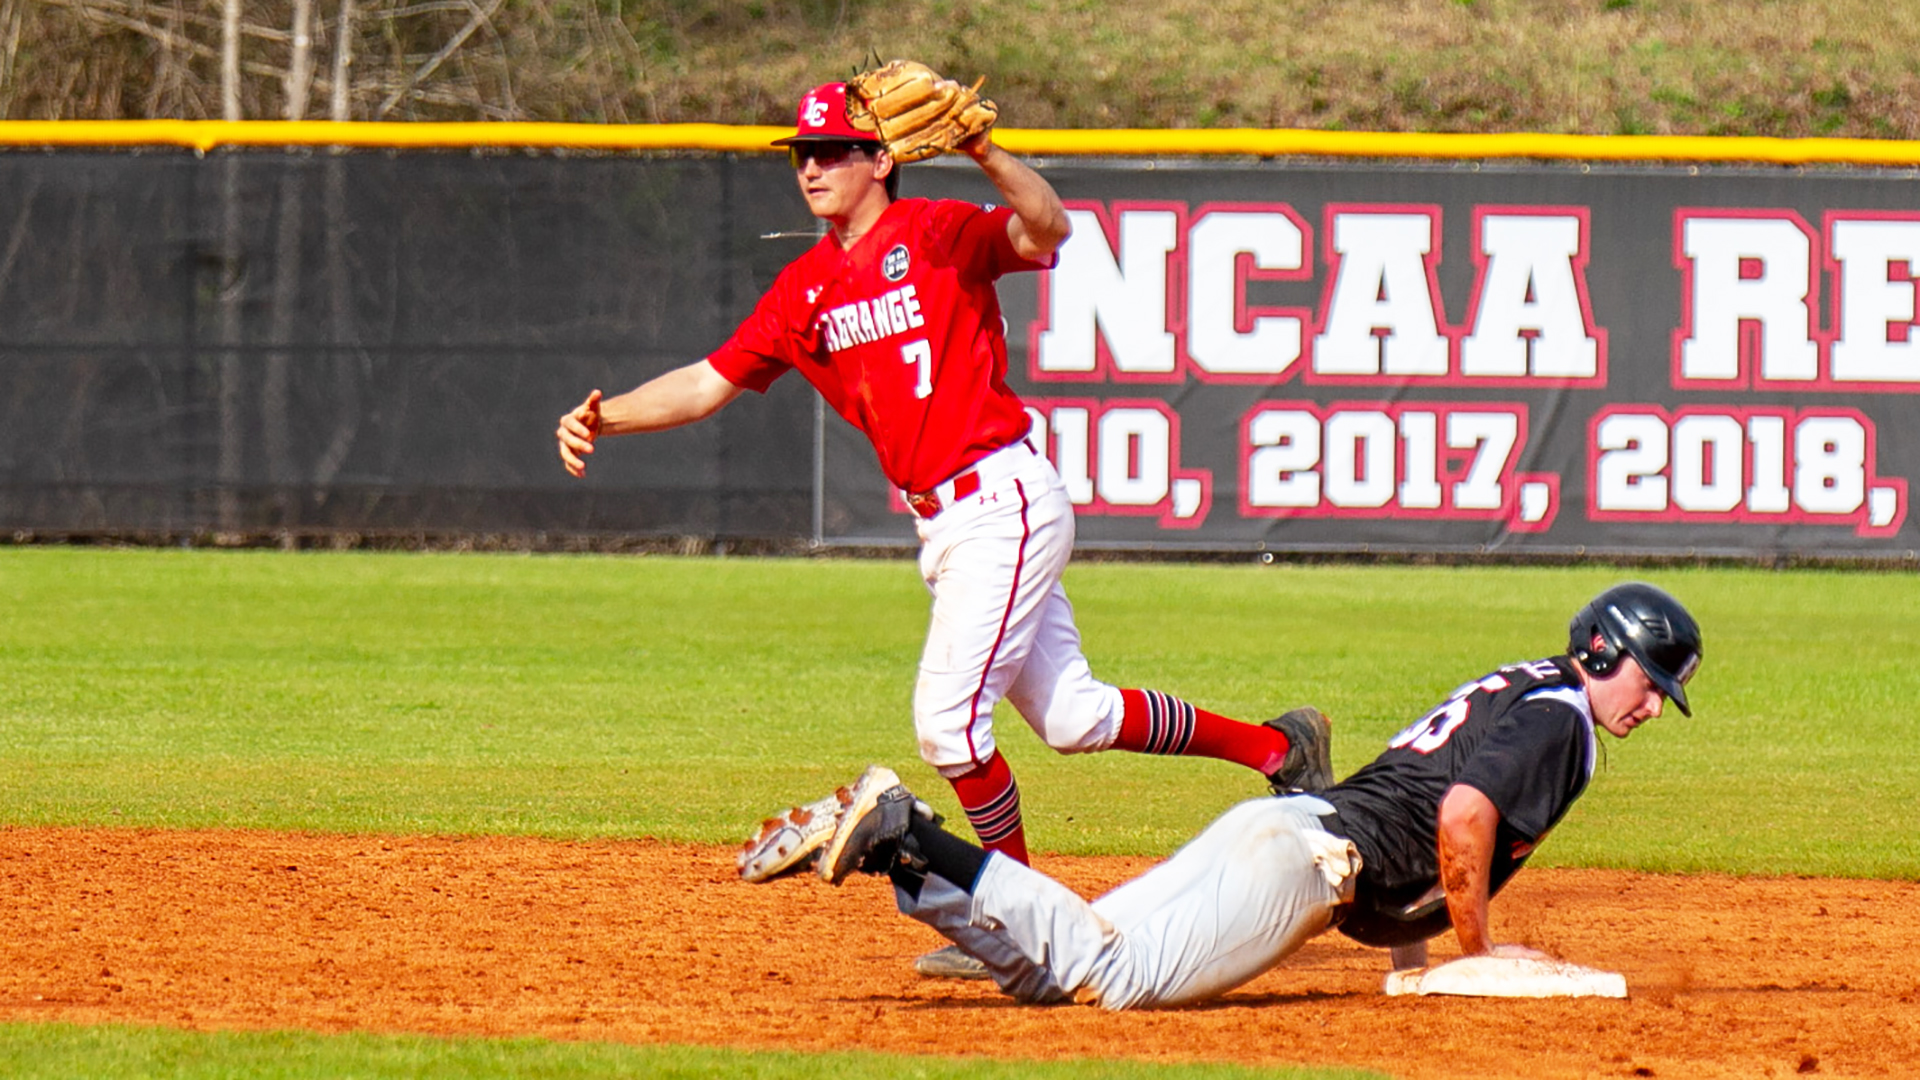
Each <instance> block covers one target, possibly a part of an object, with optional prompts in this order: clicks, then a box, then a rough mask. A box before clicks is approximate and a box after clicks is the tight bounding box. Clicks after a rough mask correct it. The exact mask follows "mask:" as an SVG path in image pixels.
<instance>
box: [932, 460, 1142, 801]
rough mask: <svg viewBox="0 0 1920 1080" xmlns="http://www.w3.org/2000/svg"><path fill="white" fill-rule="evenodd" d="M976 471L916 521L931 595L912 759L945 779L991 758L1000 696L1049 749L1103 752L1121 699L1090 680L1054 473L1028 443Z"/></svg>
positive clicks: (1067, 506) (1068, 510)
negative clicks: (962, 489)
mask: <svg viewBox="0 0 1920 1080" xmlns="http://www.w3.org/2000/svg"><path fill="white" fill-rule="evenodd" d="M973 471H974V472H975V473H976V474H977V475H978V476H979V480H980V488H979V490H978V491H977V492H975V493H973V494H970V495H968V496H966V497H965V498H962V499H959V500H956V501H954V502H953V504H952V505H950V506H947V507H946V508H945V509H943V510H942V511H941V512H940V513H938V514H936V515H935V516H934V517H931V518H923V519H921V520H920V521H919V522H918V526H919V533H920V544H921V547H920V574H921V577H923V578H924V579H925V580H926V583H927V589H928V591H929V592H931V593H932V594H933V612H932V618H931V620H930V623H929V625H928V628H927V643H926V648H925V650H924V651H923V652H922V653H921V657H920V677H919V680H918V682H917V683H916V684H915V686H914V693H913V724H914V732H915V734H916V735H917V736H918V738H919V743H920V757H921V758H922V759H923V760H925V761H926V763H927V764H929V765H931V766H933V767H934V768H935V769H937V770H938V771H939V772H940V774H941V775H942V776H946V777H948V778H952V777H954V776H958V775H960V774H962V773H965V772H967V771H969V770H971V769H973V768H974V767H976V766H977V765H979V764H980V763H981V762H984V761H987V760H988V759H990V758H991V757H992V756H993V751H994V738H993V707H994V704H995V703H996V702H998V701H999V700H1000V699H1001V698H1002V697H1005V698H1006V699H1007V700H1008V701H1010V702H1012V704H1013V706H1014V708H1016V709H1018V710H1019V711H1020V715H1021V716H1022V717H1024V718H1025V719H1026V721H1027V724H1028V725H1029V726H1030V727H1032V728H1033V730H1034V732H1035V733H1036V734H1038V735H1039V736H1040V738H1041V739H1042V740H1043V741H1045V742H1046V744H1047V745H1048V746H1051V747H1053V748H1054V749H1055V750H1058V751H1060V752H1061V753H1068V754H1072V753H1085V752H1088V751H1094V750H1105V749H1107V748H1108V747H1110V746H1112V745H1113V741H1114V739H1116V738H1118V737H1119V734H1120V718H1121V716H1122V714H1123V712H1124V710H1125V707H1124V705H1123V704H1122V702H1121V698H1120V691H1119V690H1118V689H1117V688H1115V687H1112V686H1109V685H1107V684H1105V683H1102V682H1100V681H1098V680H1096V679H1095V678H1094V677H1093V672H1092V670H1091V669H1090V668H1089V667H1088V665H1087V659H1086V657H1085V656H1084V655H1083V654H1082V653H1081V651H1080V631H1079V629H1078V628H1077V627H1075V626H1074V623H1073V605H1072V604H1070V603H1068V601H1067V594H1066V590H1065V589H1063V588H1061V586H1060V575H1061V573H1062V572H1063V571H1065V570H1066V567H1067V560H1068V558H1069V557H1071V556H1072V554H1073V537H1074V520H1073V504H1072V502H1071V501H1070V500H1069V499H1068V497H1067V492H1066V488H1065V487H1064V486H1063V485H1062V484H1061V482H1060V475H1059V473H1057V472H1055V471H1054V468H1053V465H1052V463H1051V462H1049V461H1048V460H1047V459H1046V458H1045V457H1044V456H1043V455H1041V454H1038V453H1035V452H1034V450H1033V449H1032V448H1031V447H1030V446H1028V445H1027V443H1026V441H1025V440H1021V441H1019V442H1015V443H1013V444H1012V445H1010V446H1007V447H1005V448H1003V449H1001V450H998V451H996V452H994V453H993V454H990V455H988V456H987V457H985V458H983V459H981V460H980V461H979V462H977V463H976V464H975V465H974V467H973Z"/></svg>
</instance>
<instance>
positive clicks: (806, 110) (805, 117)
mask: <svg viewBox="0 0 1920 1080" xmlns="http://www.w3.org/2000/svg"><path fill="white" fill-rule="evenodd" d="M826 122H827V103H826V102H824V101H821V100H820V99H819V98H817V97H815V96H813V95H812V94H808V95H807V101H806V104H804V105H802V106H800V126H801V127H803V128H817V127H820V126H821V125H823V124H825V123H826Z"/></svg>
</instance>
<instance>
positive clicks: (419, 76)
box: [229, 0, 504, 120]
mask: <svg viewBox="0 0 1920 1080" xmlns="http://www.w3.org/2000/svg"><path fill="white" fill-rule="evenodd" d="M229 2H230V3H237V2H238V0H229ZM503 2H504V0H488V2H487V9H486V10H485V11H479V10H475V11H474V13H473V17H472V18H470V19H468V20H467V24H466V25H465V26H463V27H461V28H460V31H459V33H456V34H454V35H453V37H452V38H450V39H449V40H448V41H447V43H446V44H445V45H442V46H441V47H440V51H439V52H437V53H434V54H433V56H431V57H429V58H428V60H427V62H426V63H424V64H422V65H420V67H419V69H418V70H416V71H415V72H414V73H413V74H412V75H409V76H408V77H407V81H406V82H405V83H404V84H402V85H401V86H400V88H399V89H397V90H395V91H394V92H393V93H391V94H389V95H387V98H386V100H385V101H382V102H381V103H380V107H379V108H378V109H375V110H374V113H373V118H374V119H375V120H384V119H386V118H387V113H389V112H391V111H392V110H393V107H394V106H395V105H398V104H399V103H400V99H401V98H403V97H406V96H407V95H408V94H409V93H411V92H412V90H413V88H414V87H415V86H416V85H418V84H419V83H420V82H422V81H424V80H425V79H427V78H428V77H429V76H431V75H432V74H433V73H434V72H435V71H438V70H439V69H440V65H441V64H444V63H446V61H447V58H448V57H449V56H452V55H453V54H454V53H456V52H458V51H459V50H460V46H462V45H464V44H466V42H467V39H468V38H470V37H472V36H473V32H474V31H476V30H478V29H480V27H481V26H482V25H483V24H485V23H486V22H487V20H488V19H490V18H492V17H493V13H494V12H496V11H499V10H500V5H501V4H502V3H503Z"/></svg>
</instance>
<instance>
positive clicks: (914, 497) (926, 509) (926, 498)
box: [901, 491, 940, 518]
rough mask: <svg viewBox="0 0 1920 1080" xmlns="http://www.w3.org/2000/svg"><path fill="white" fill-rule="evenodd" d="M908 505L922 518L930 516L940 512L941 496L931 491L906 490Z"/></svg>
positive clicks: (903, 493) (904, 493)
mask: <svg viewBox="0 0 1920 1080" xmlns="http://www.w3.org/2000/svg"><path fill="white" fill-rule="evenodd" d="M901 494H902V495H903V496H905V497H906V500H907V505H908V506H909V507H911V508H912V509H913V512H914V513H916V514H918V515H920V516H921V517H922V518H930V517H932V516H933V515H935V514H937V513H939V512H940V496H938V495H936V494H934V493H933V492H931V491H905V492H901Z"/></svg>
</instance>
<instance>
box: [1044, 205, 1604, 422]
mask: <svg viewBox="0 0 1920 1080" xmlns="http://www.w3.org/2000/svg"><path fill="white" fill-rule="evenodd" d="M1068 215H1069V216H1070V217H1071V218H1072V220H1073V235H1072V236H1071V237H1070V238H1068V240H1067V242H1066V243H1065V244H1064V245H1062V247H1061V249H1060V261H1059V264H1058V265H1057V266H1056V267H1055V268H1054V269H1053V270H1052V271H1050V272H1048V273H1047V274H1045V275H1043V276H1042V278H1041V282H1040V315H1039V318H1038V320H1037V321H1036V322H1035V324H1034V326H1033V329H1032V336H1031V339H1030V342H1029V345H1030V348H1029V350H1028V356H1029V374H1030V376H1031V377H1032V378H1033V379H1035V380H1039V381H1046V380H1064V381H1086V380H1088V379H1095V380H1100V379H1108V380H1112V381H1115V382H1176V381H1180V380H1183V379H1185V378H1187V377H1188V376H1189V375H1191V376H1192V377H1195V378H1198V379H1200V380H1203V381H1209V382H1262V383H1271V382H1279V381H1283V380H1286V379H1290V378H1292V377H1293V376H1294V375H1295V374H1296V373H1297V374H1300V375H1301V377H1302V378H1303V379H1304V380H1305V381H1307V382H1310V383H1329V384H1367V383H1405V382H1409V381H1416V382H1419V383H1421V384H1423V385H1425V384H1453V383H1457V384H1471V385H1483V386H1500V385H1543V386H1544V385H1556V386H1589V385H1604V384H1605V382H1606V356H1607V342H1606V331H1605V330H1604V329H1602V328H1601V327H1599V326H1598V325H1597V324H1596V322H1595V320H1594V318H1593V311H1592V305H1591V303H1590V302H1589V300H1588V295H1587V281H1586V268H1587V261H1588V246H1589V245H1588V237H1589V225H1588V212H1587V209H1586V208H1585V207H1580V206H1573V207H1529V206H1499V207H1494V206H1482V207H1477V208H1476V209H1475V210H1474V212H1473V219H1472V235H1473V237H1474V246H1473V249H1472V252H1471V258H1472V260H1473V263H1474V266H1475V271H1476V272H1475V275H1474V282H1473V287H1472V290H1473V291H1472V295H1471V297H1469V300H1468V304H1467V308H1466V310H1467V317H1466V319H1465V321H1464V322H1463V323H1461V324H1460V325H1458V326H1451V325H1448V324H1447V322H1446V321H1445V318H1444V312H1445V310H1446V308H1445V305H1444V304H1443V302H1442V297H1441V295H1440V287H1439V284H1438V281H1437V278H1436V276H1435V269H1436V267H1437V266H1438V265H1439V264H1440V261H1441V259H1442V257H1443V253H1442V251H1441V243H1440V225H1441V210H1440V207H1438V206H1381V205H1338V204H1334V205H1329V206H1327V207H1326V208H1325V209H1324V212H1323V227H1322V237H1323V241H1322V250H1321V252H1320V254H1319V260H1318V263H1316V262H1315V261H1314V259H1313V258H1312V253H1313V251H1314V241H1313V236H1312V230H1311V228H1310V226H1309V225H1308V224H1307V222H1306V220H1305V219H1304V218H1303V217H1301V216H1300V214H1299V213H1297V212H1296V211H1295V210H1293V208H1291V207H1290V206H1287V205H1285V204H1244V203H1210V204H1206V205H1203V206H1201V207H1200V208H1199V209H1198V210H1195V211H1192V212H1189V211H1188V209H1187V206H1186V204H1184V203H1120V202H1116V203H1114V204H1113V205H1112V207H1111V209H1109V208H1107V207H1106V206H1104V205H1102V204H1098V203H1083V202H1073V203H1069V204H1068ZM1316 276H1318V277H1319V278H1320V280H1321V282H1322V284H1321V289H1320V300H1319V306H1318V309H1317V310H1314V311H1308V310H1305V309H1298V308H1285V307H1274V308H1260V307H1255V306H1252V305H1250V304H1249V303H1248V301H1247V284H1248V282H1250V281H1255V280H1282V281H1284V280H1296V281H1310V280H1313V279H1314V278H1315V277H1316Z"/></svg>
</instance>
